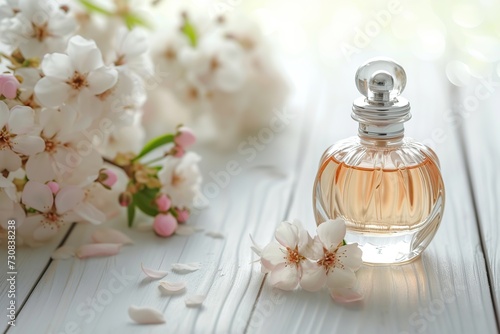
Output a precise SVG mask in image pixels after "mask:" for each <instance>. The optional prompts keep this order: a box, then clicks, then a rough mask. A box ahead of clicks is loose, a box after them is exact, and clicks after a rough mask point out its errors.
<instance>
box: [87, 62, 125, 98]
mask: <svg viewBox="0 0 500 334" xmlns="http://www.w3.org/2000/svg"><path fill="white" fill-rule="evenodd" d="M117 80H118V72H116V70H115V69H112V68H107V67H101V68H98V69H97V70H94V71H92V72H90V73H89V75H88V76H87V81H88V83H89V86H88V89H89V90H90V92H91V93H92V94H95V95H97V94H101V93H104V92H105V91H106V90H108V89H110V88H111V87H113V86H114V85H115V84H116V81H117Z"/></svg>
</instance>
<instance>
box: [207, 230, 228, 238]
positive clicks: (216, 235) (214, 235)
mask: <svg viewBox="0 0 500 334" xmlns="http://www.w3.org/2000/svg"><path fill="white" fill-rule="evenodd" d="M205 235H207V236H209V237H212V238H214V239H224V234H222V233H220V232H215V231H208V232H206V233H205Z"/></svg>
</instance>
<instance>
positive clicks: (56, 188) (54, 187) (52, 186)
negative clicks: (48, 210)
mask: <svg viewBox="0 0 500 334" xmlns="http://www.w3.org/2000/svg"><path fill="white" fill-rule="evenodd" d="M47 187H49V188H50V190H51V191H52V193H53V194H57V192H58V191H59V184H58V183H57V182H54V181H50V182H48V183H47Z"/></svg>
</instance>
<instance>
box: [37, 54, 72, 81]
mask: <svg viewBox="0 0 500 334" xmlns="http://www.w3.org/2000/svg"><path fill="white" fill-rule="evenodd" d="M42 71H43V73H44V74H45V76H48V77H53V78H56V79H59V80H60V81H66V80H68V78H71V77H72V76H73V74H74V71H75V70H74V68H73V65H72V64H71V59H70V58H69V57H68V55H65V54H62V53H49V54H46V55H45V56H44V57H43V61H42Z"/></svg>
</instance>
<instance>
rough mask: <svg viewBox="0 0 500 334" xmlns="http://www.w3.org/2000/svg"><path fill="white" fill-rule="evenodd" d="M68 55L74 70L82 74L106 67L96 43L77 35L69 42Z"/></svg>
mask: <svg viewBox="0 0 500 334" xmlns="http://www.w3.org/2000/svg"><path fill="white" fill-rule="evenodd" d="M66 53H67V54H68V56H69V58H70V59H71V62H72V64H73V66H74V68H75V69H76V70H77V71H78V72H80V73H82V74H85V73H89V72H90V71H93V70H95V69H97V68H99V67H102V66H104V63H103V60H102V55H101V51H100V50H99V49H98V48H97V45H96V44H95V42H94V41H91V40H88V39H85V38H83V37H82V36H79V35H77V36H74V37H72V38H71V39H70V40H69V42H68V48H67V50H66Z"/></svg>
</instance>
